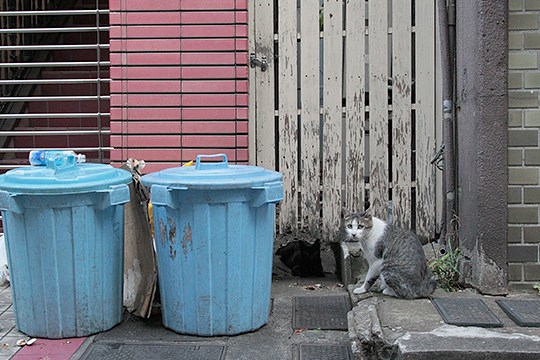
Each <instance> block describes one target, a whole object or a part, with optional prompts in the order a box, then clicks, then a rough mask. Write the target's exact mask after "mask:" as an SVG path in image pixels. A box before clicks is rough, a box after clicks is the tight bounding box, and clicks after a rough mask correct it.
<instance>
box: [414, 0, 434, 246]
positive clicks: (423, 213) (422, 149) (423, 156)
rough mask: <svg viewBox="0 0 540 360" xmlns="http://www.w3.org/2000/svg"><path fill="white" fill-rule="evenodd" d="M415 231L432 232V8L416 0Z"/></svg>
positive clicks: (424, 1) (424, 233)
mask: <svg viewBox="0 0 540 360" xmlns="http://www.w3.org/2000/svg"><path fill="white" fill-rule="evenodd" d="M415 10H416V11H415V13H416V32H415V36H416V42H415V43H416V56H415V58H416V231H417V233H419V234H422V235H426V236H430V237H434V235H435V234H434V233H435V167H434V166H433V165H432V164H431V159H432V158H433V156H434V154H435V121H436V109H435V98H434V94H435V81H434V77H435V5H434V2H433V1H430V0H416V9H415Z"/></svg>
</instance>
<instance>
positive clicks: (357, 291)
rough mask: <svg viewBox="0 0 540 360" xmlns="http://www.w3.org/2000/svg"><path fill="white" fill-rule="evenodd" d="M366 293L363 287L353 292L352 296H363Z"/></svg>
mask: <svg viewBox="0 0 540 360" xmlns="http://www.w3.org/2000/svg"><path fill="white" fill-rule="evenodd" d="M366 292H367V290H366V288H365V287H364V286H363V285H362V286H360V287H359V288H356V289H354V290H353V294H355V295H360V294H365V293H366Z"/></svg>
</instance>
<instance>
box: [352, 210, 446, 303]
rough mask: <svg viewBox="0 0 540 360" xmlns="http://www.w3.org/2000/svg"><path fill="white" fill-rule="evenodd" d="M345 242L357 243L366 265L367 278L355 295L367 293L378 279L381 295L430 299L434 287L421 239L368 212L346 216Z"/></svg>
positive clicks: (354, 291) (434, 283)
mask: <svg viewBox="0 0 540 360" xmlns="http://www.w3.org/2000/svg"><path fill="white" fill-rule="evenodd" d="M343 230H344V232H345V239H344V240H345V241H354V242H360V247H361V248H362V253H363V255H364V257H365V259H366V260H367V262H368V264H369V268H368V272H367V275H366V279H365V281H364V283H363V285H362V286H361V287H358V288H356V289H354V290H353V293H354V294H363V293H365V292H367V291H368V290H369V289H370V287H371V286H372V285H373V283H375V281H376V280H377V278H379V277H380V280H381V281H380V283H381V289H382V293H383V294H384V295H389V296H393V297H397V298H403V299H416V298H423V297H429V295H430V294H431V293H433V291H435V288H436V286H437V283H436V281H435V280H434V279H432V277H431V271H430V269H429V267H428V265H427V260H426V256H425V254H424V250H423V249H422V245H421V243H420V239H419V238H418V236H416V235H415V234H414V233H413V232H411V231H407V230H404V229H401V228H398V227H396V226H393V225H389V224H388V223H386V222H385V221H383V220H381V219H379V218H376V217H374V216H372V215H371V214H370V212H369V210H367V211H365V212H361V213H352V214H351V213H349V214H346V215H345V217H344V219H343Z"/></svg>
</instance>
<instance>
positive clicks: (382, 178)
mask: <svg viewBox="0 0 540 360" xmlns="http://www.w3.org/2000/svg"><path fill="white" fill-rule="evenodd" d="M368 4H369V42H368V44H369V45H368V46H369V152H370V179H369V186H370V192H369V200H370V208H371V210H372V213H373V215H375V216H377V217H380V218H382V219H387V217H388V210H387V202H388V20H387V16H388V5H387V2H386V1H370V2H369V3H368Z"/></svg>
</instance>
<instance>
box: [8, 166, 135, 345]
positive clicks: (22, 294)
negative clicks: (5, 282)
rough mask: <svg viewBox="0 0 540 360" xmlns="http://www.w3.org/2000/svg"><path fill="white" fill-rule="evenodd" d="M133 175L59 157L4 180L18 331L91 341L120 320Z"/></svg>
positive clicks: (17, 172)
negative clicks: (125, 233)
mask: <svg viewBox="0 0 540 360" xmlns="http://www.w3.org/2000/svg"><path fill="white" fill-rule="evenodd" d="M130 182H131V174H130V173H129V172H127V171H124V170H120V169H115V168H113V167H111V166H109V165H103V164H81V165H78V164H76V163H75V159H74V158H73V157H58V158H56V159H54V160H53V161H49V162H48V164H47V166H30V167H25V168H19V169H14V170H10V171H8V172H7V173H5V174H4V175H1V176H0V209H1V210H2V220H3V224H4V232H5V238H6V247H7V254H8V265H9V269H10V275H11V288H12V292H13V306H14V312H15V322H16V327H17V329H18V330H20V331H21V332H23V333H25V334H27V335H29V336H32V337H42V338H53V339H55V338H67V337H79V336H87V335H90V334H93V333H97V332H100V331H104V330H107V329H110V328H112V327H113V326H115V325H116V324H118V323H119V322H120V321H121V320H122V311H123V308H122V291H123V283H122V281H123V231H124V225H123V223H124V216H123V214H124V209H123V204H124V203H126V202H128V201H129V188H128V184H129V183H130Z"/></svg>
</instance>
